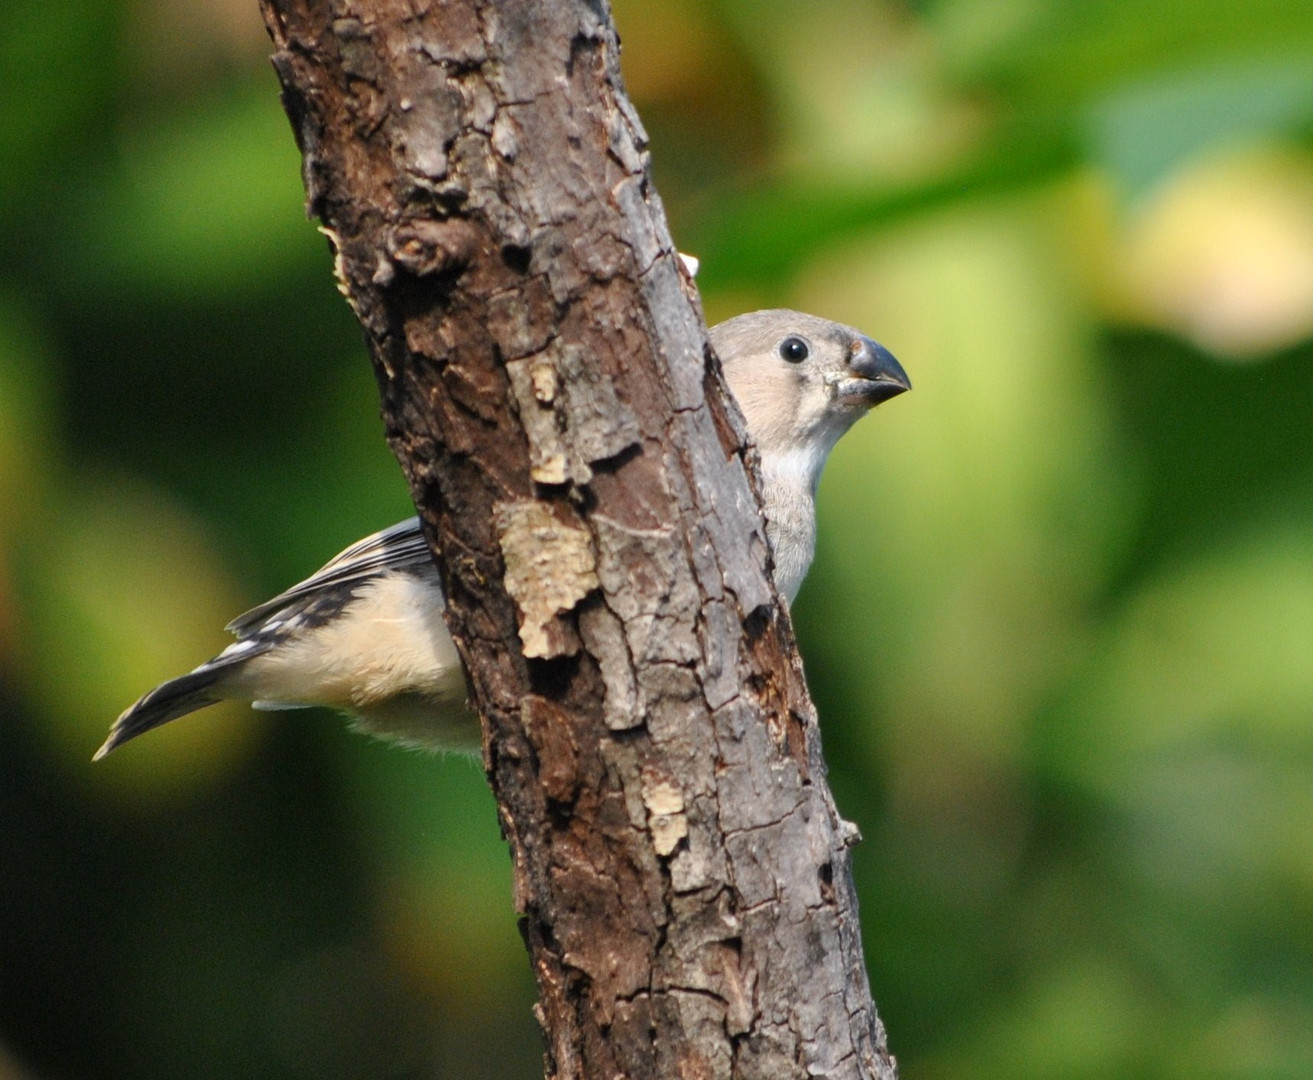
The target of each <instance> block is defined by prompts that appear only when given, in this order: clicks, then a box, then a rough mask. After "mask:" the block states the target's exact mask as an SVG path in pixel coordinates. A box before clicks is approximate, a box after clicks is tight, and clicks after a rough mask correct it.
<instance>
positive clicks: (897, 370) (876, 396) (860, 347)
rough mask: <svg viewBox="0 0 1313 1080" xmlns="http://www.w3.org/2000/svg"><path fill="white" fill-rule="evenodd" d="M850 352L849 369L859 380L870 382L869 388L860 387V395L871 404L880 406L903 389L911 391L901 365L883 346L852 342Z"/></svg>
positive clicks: (868, 339) (909, 383)
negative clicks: (851, 352) (851, 351)
mask: <svg viewBox="0 0 1313 1080" xmlns="http://www.w3.org/2000/svg"><path fill="white" fill-rule="evenodd" d="M852 350H853V355H852V359H851V360H850V361H849V362H848V367H849V368H850V369H851V371H852V373H853V374H854V375H856V376H857V377H858V378H860V379H862V380H865V381H868V382H869V383H870V385H869V386H867V385H862V388H861V394H862V397H864V398H867V399H868V400H869V401H870V402H871V404H872V405H879V404H880V403H881V402H882V401H888V400H889V399H890V398H892V397H897V396H898V395H899V394H901V393H902V392H903V391H904V390H910V389H912V380H911V379H909V378H908V377H907V372H905V371H904V370H903V365H902V364H900V363H899V362H898V361H897V360H895V359H894V354H893V353H891V352H890V351H889V350H888V349H886V348H885V347H884V346H883V345H881V344H879V343H878V342H875V341H872V340H871V339H870V338H868V337H863V338H858V339H857V340H856V341H854V342H853V346H852Z"/></svg>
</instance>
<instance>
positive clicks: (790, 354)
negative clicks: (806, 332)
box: [780, 337, 811, 364]
mask: <svg viewBox="0 0 1313 1080" xmlns="http://www.w3.org/2000/svg"><path fill="white" fill-rule="evenodd" d="M810 354H811V350H810V349H809V348H807V343H806V342H805V341H803V340H802V338H800V337H786V338H785V339H784V340H783V341H781V342H780V356H781V357H783V358H784V359H785V360H787V361H788V362H789V363H790V364H801V363H802V362H803V361H804V360H806V359H807V357H808V356H809V355H810Z"/></svg>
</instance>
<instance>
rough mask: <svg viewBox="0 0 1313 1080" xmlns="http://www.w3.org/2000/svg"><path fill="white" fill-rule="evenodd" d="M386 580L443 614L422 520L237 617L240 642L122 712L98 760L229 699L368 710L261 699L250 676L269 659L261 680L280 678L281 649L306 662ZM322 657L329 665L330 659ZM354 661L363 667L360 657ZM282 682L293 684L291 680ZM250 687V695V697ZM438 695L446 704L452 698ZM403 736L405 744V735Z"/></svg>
mask: <svg viewBox="0 0 1313 1080" xmlns="http://www.w3.org/2000/svg"><path fill="white" fill-rule="evenodd" d="M385 582H392V583H397V582H400V583H402V585H403V587H407V588H411V589H413V590H415V591H418V592H420V593H423V594H426V599H428V600H429V601H430V602H431V603H434V604H435V605H436V611H435V613H434V614H435V615H439V616H440V613H441V609H442V606H443V602H444V601H443V597H442V587H441V584H440V582H439V580H438V573H437V568H436V567H435V566H434V565H433V560H432V557H431V556H430V554H429V549H428V543H427V541H426V540H425V539H424V534H423V532H422V531H421V529H420V524H419V519H418V518H408V519H407V520H406V521H402V522H400V523H399V524H396V525H393V526H392V527H391V528H388V529H384V530H382V531H381V532H377V533H374V534H373V535H372V536H367V537H365V538H364V539H363V540H359V541H357V542H356V543H354V544H352V545H351V546H350V547H348V548H347V549H346V550H345V551H342V552H341V553H339V554H338V555H337V556H335V557H334V558H333V559H331V560H329V562H327V563H326V564H324V566H322V567H321V568H320V569H319V570H317V571H316V572H315V573H314V574H312V575H311V576H310V577H308V578H306V579H305V580H304V581H302V582H300V583H298V584H296V585H293V586H292V587H291V588H290V589H288V590H287V591H286V592H282V593H279V594H278V595H277V596H275V597H273V598H272V599H271V600H266V601H265V602H264V603H263V604H260V605H259V606H258V607H253V608H251V610H250V611H247V612H244V613H243V614H241V615H239V616H238V617H237V618H235V619H233V621H232V622H230V623H229V624H228V626H227V629H228V630H230V631H231V632H232V633H233V634H235V635H236V636H237V640H236V641H235V642H233V644H231V645H229V646H228V647H227V648H226V649H224V650H223V652H221V653H219V655H218V656H215V657H214V658H213V659H210V660H207V661H206V662H205V663H204V664H201V665H200V667H198V668H196V669H195V670H193V671H190V672H188V673H187V674H186V675H180V676H179V677H178V678H176V679H170V680H169V681H168V682H166V683H163V684H161V685H160V686H157V687H156V688H155V689H154V690H152V691H150V692H149V693H148V694H145V695H143V696H142V697H141V698H139V699H138V700H137V701H136V702H135V703H134V704H132V705H131V706H129V707H128V708H127V709H125V710H124V711H123V713H122V714H121V715H120V716H119V718H118V719H117V720H115V721H114V725H113V727H111V728H110V732H109V737H108V738H107V739H106V740H105V743H104V745H103V746H101V748H100V749H99V750H97V751H96V754H95V758H94V760H97V761H99V760H100V759H101V758H103V757H104V756H105V755H106V754H108V753H109V752H110V751H111V750H114V749H116V748H117V747H119V746H122V745H123V744H124V743H125V742H128V741H129V740H130V739H135V738H136V737H137V736H138V735H141V734H144V733H145V732H147V731H150V730H151V729H152V728H157V727H159V726H160V725H161V724H167V723H168V722H169V721H170V720H176V719H177V718H178V717H180V716H185V715H187V713H190V712H195V711H196V710H197V709H202V708H204V707H205V706H207V705H213V704H215V703H216V702H219V701H224V700H228V699H230V698H238V699H245V700H249V701H251V703H252V705H254V706H255V707H256V708H258V709H296V708H305V707H308V706H311V705H321V704H324V705H335V706H337V707H339V708H344V709H346V710H347V711H355V710H356V709H358V708H359V707H360V706H366V705H368V702H367V701H365V700H360V701H351V700H341V701H326V700H323V698H322V695H321V694H316V700H313V701H304V700H295V699H293V700H281V699H270V698H268V697H263V698H262V697H257V696H255V693H254V692H256V691H258V689H260V687H258V685H256V684H257V683H258V682H259V681H260V680H258V679H254V678H252V677H251V675H252V674H253V673H252V672H251V668H252V666H253V665H257V664H259V661H260V659H261V658H264V659H265V663H264V664H263V665H260V666H262V667H263V668H265V669H267V670H266V671H265V672H263V674H266V675H268V674H269V670H268V669H272V671H274V672H276V671H277V669H278V665H277V664H276V663H270V658H271V657H273V658H275V659H276V655H277V653H278V652H279V651H280V650H282V651H288V650H296V651H297V652H298V653H300V654H302V655H300V656H298V660H300V661H302V662H303V661H304V659H305V658H304V653H305V652H306V647H307V643H308V642H313V641H314V640H315V638H316V633H315V632H316V631H317V630H324V629H325V628H330V627H333V626H340V625H342V624H343V621H344V617H345V616H347V613H348V609H349V608H352V607H353V606H359V605H361V604H367V602H368V599H369V598H370V596H371V595H372V594H373V593H375V592H377V590H378V589H379V588H380V587H382V586H383V585H384V583H385ZM444 635H445V631H444ZM319 636H321V637H322V636H324V635H319ZM327 644H328V645H329V648H328V649H327V650H326V653H328V654H331V651H332V650H331V643H327ZM324 659H325V662H326V663H327V662H330V661H331V655H326V656H325V658H324ZM452 659H454V657H453V658H452ZM354 662H356V663H359V658H358V657H357V658H354ZM264 681H266V682H269V681H272V682H275V683H276V680H269V679H266V680H264ZM285 681H287V682H289V683H292V684H293V685H294V680H291V679H289V680H285ZM248 688H249V690H251V691H252V693H251V694H250V695H248V694H247V693H246V692H245V691H246V690H247V689H248ZM441 696H442V697H443V698H444V699H448V703H449V699H450V697H451V695H450V694H444V695H441ZM353 707H354V708H353ZM365 726H368V725H367V724H366V725H365ZM401 738H402V739H403V741H404V740H405V736H404V735H402V736H401ZM415 741H423V740H422V739H419V738H417V739H416V740H415Z"/></svg>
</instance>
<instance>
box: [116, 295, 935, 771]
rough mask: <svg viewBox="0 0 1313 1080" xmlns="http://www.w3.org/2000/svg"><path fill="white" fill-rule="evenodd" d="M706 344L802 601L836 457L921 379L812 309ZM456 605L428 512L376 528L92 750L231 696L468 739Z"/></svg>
mask: <svg viewBox="0 0 1313 1080" xmlns="http://www.w3.org/2000/svg"><path fill="white" fill-rule="evenodd" d="M709 338H710V341H711V345H712V348H713V350H714V351H715V353H716V355H717V356H718V357H719V359H720V363H721V368H722V370H723V372H724V376H725V381H726V383H727V384H728V386H729V389H730V392H731V393H732V395H733V396H734V398H735V400H736V401H737V403H738V405H739V408H740V409H741V411H742V414H743V418H744V421H745V423H746V426H747V431H748V434H749V436H750V437H751V439H752V441H753V442H754V443H755V444H756V446H757V449H758V453H759V460H760V464H761V476H762V502H763V510H764V512H765V523H766V538H767V542H768V543H769V545H770V548H771V552H772V555H773V564H774V579H775V585H776V589H777V591H778V592H779V593H780V595H781V596H783V597H784V598H785V600H786V601H788V602H789V603H790V604H791V603H792V602H793V600H794V597H795V596H796V595H797V592H798V589H799V587H800V586H801V584H802V581H803V578H804V577H805V576H806V573H807V570H808V568H809V567H810V566H811V562H812V556H813V554H814V553H815V547H816V515H815V499H816V490H817V485H818V484H819V482H820V478H821V472H822V470H823V469H824V467H825V462H826V459H827V458H828V457H829V455H830V451H831V450H833V449H834V446H835V444H836V443H837V442H838V441H839V439H840V438H841V437H842V436H843V435H844V433H845V432H847V431H848V430H849V429H850V428H851V427H852V426H853V424H855V423H856V422H857V421H858V420H859V419H860V418H861V417H862V416H864V415H865V414H866V413H867V412H869V411H870V410H871V409H872V408H874V407H875V406H876V405H879V404H880V403H882V402H885V401H888V400H889V399H890V398H893V397H895V396H897V395H898V394H901V393H903V392H904V391H906V390H910V389H911V385H912V384H911V381H910V380H909V379H908V377H907V373H906V372H905V371H904V370H903V368H902V366H901V365H900V364H899V362H898V361H897V360H896V359H894V357H893V355H892V354H891V353H890V352H889V350H888V349H886V348H885V347H884V346H882V345H879V344H877V343H876V342H875V341H873V340H872V339H871V338H869V337H867V336H866V335H864V334H862V333H861V332H860V331H858V330H855V329H853V328H852V327H850V326H845V325H843V324H841V323H837V322H831V321H829V320H827V319H823V318H820V317H817V316H815V315H807V314H804V313H802V312H797V311H789V310H785V309H770V310H765V311H754V312H750V313H748V314H745V315H739V316H736V317H734V318H731V319H727V320H726V321H725V322H722V323H720V324H718V325H716V326H713V327H712V328H711V329H710V331H709ZM445 605H446V600H445V597H444V594H443V591H442V583H441V580H440V578H439V576H438V570H437V567H436V565H435V564H434V562H433V559H432V557H431V555H430V552H429V546H428V542H427V541H426V539H425V537H424V534H423V532H422V531H421V528H420V523H419V519H418V518H415V517H412V518H409V519H407V520H405V521H402V522H399V523H398V524H396V525H393V526H391V527H390V528H387V529H383V530H382V531H381V532H377V533H374V534H372V535H370V536H367V537H365V538H364V539H363V540H359V541H357V542H356V543H354V544H352V545H351V546H350V547H348V548H347V549H346V550H345V551H343V552H341V553H340V554H339V555H337V556H336V557H335V558H333V559H332V560H330V561H329V562H328V563H326V564H325V565H324V566H323V567H321V568H320V569H319V570H317V571H316V572H315V573H314V574H312V575H311V576H310V577H308V578H306V579H305V580H304V581H302V582H300V583H299V584H297V585H294V586H292V587H291V588H290V589H288V590H287V591H285V592H282V593H280V594H279V595H277V596H275V597H273V598H272V599H271V600H268V601H266V602H265V603H263V604H260V605H259V606H258V607H255V608H252V609H251V610H250V611H248V612H246V613H245V614H243V615H239V616H238V617H237V618H236V619H234V620H233V621H232V622H231V623H229V624H228V627H227V629H228V630H230V631H231V632H232V633H233V634H234V635H235V636H236V638H237V640H236V641H235V642H234V643H233V644H231V645H229V646H228V647H227V648H226V649H224V650H223V651H222V652H221V653H219V654H218V655H217V656H215V657H214V658H213V659H211V660H208V661H206V662H205V663H203V664H201V665H200V666H199V667H197V668H196V669H195V670H193V671H190V672H188V673H187V674H185V675H181V676H179V677H178V678H175V679H171V680H169V681H168V682H165V683H163V684H161V685H160V686H157V687H156V688H155V689H153V690H151V691H150V692H149V693H147V694H145V695H143V696H142V697H141V698H139V699H138V700H137V701H136V702H134V703H133V704H132V705H130V706H129V707H128V708H127V709H125V710H124V711H123V713H122V714H121V715H120V716H119V717H118V719H116V720H115V721H114V723H113V725H112V726H111V728H110V731H109V736H108V737H107V738H106V740H105V742H104V744H103V745H102V746H101V747H100V749H99V750H97V751H96V754H95V757H94V759H93V760H97V761H98V760H100V759H101V758H103V757H104V756H105V755H106V754H108V753H110V751H112V750H114V749H116V748H117V747H119V746H122V745H123V744H124V743H125V742H128V741H129V740H131V739H134V738H136V737H137V736H138V735H141V734H144V733H145V732H147V731H150V730H152V729H153V728H157V727H159V726H160V725H162V724H165V723H168V722H169V721H171V720H175V719H177V718H178V717H180V716H185V715H186V714H188V713H191V712H194V711H196V710H197V709H201V708H204V707H205V706H207V705H211V704H214V703H216V702H219V701H224V700H240V701H249V702H250V703H251V704H252V706H253V707H254V708H256V709H291V708H304V707H308V706H316V705H320V706H328V707H330V708H334V709H337V710H339V711H342V712H345V713H347V714H348V716H349V717H350V719H351V721H352V723H353V726H355V727H357V728H359V729H361V730H363V731H365V732H367V733H368V734H371V735H376V736H380V737H383V738H386V739H390V740H392V741H395V742H400V743H402V744H404V745H408V746H414V747H420V748H428V749H461V748H472V747H473V746H475V745H477V738H478V718H477V716H476V714H475V713H474V712H473V710H472V709H471V708H470V706H469V704H468V694H467V689H466V683H465V675H464V671H463V669H462V667H461V662H460V657H459V655H458V654H457V651H456V646H455V643H454V642H453V641H452V639H451V635H450V633H449V632H448V631H447V627H446V623H445V622H444V620H443V614H442V613H443V609H444V608H445Z"/></svg>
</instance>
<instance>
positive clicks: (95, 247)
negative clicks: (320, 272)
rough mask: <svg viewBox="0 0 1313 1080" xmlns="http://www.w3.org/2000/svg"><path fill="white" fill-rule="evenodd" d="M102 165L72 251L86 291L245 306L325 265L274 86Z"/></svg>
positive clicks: (135, 144) (222, 101) (169, 125)
mask: <svg viewBox="0 0 1313 1080" xmlns="http://www.w3.org/2000/svg"><path fill="white" fill-rule="evenodd" d="M104 166H105V167H104V168H103V171H100V172H99V173H98V175H96V177H95V178H94V180H93V182H92V186H91V187H89V188H88V189H87V190H86V191H85V192H84V193H83V197H82V201H81V205H80V208H79V211H78V213H77V214H76V215H75V216H74V218H73V221H72V224H71V231H72V235H71V236H69V237H68V240H67V243H68V246H69V249H70V251H71V252H72V253H73V258H74V263H73V267H74V272H75V273H76V274H77V275H78V276H79V277H80V278H81V280H82V281H83V283H84V285H86V286H91V285H92V284H93V283H94V287H96V288H99V289H102V290H105V291H107V292H109V293H110V294H111V295H121V294H123V293H124V292H125V291H130V292H145V293H148V294H149V293H160V294H163V295H165V296H169V297H192V296H194V297H203V296H210V297H214V296H216V295H236V296H241V295H246V294H253V293H256V292H258V291H259V290H261V289H268V288H270V287H276V286H277V283H278V280H279V278H280V277H281V276H282V275H284V274H286V273H287V272H288V270H289V268H290V267H293V266H298V265H303V264H304V263H305V262H306V261H309V260H315V259H320V260H322V259H323V258H324V252H325V251H326V245H325V243H324V241H323V240H322V239H321V238H320V237H318V236H317V235H316V234H315V230H314V228H313V226H311V225H310V223H309V222H307V221H306V220H305V217H304V213H303V211H302V209H301V207H302V203H303V201H304V193H303V192H302V189H301V183H300V179H299V178H300V161H299V155H298V154H297V150H296V146H295V143H294V142H293V140H292V136H291V132H290V131H289V129H288V124H287V118H286V117H285V116H284V115H283V113H282V110H281V108H280V107H279V104H278V96H277V92H276V86H275V83H274V80H273V77H272V76H269V77H268V79H267V80H262V81H260V82H257V83H254V84H253V85H250V86H248V87H244V88H243V89H242V91H241V92H240V93H235V94H228V95H225V96H223V97H219V98H215V99H213V100H211V101H208V102H192V103H189V104H188V105H187V106H186V107H185V108H184V109H183V110H181V111H179V112H178V113H175V114H173V115H169V116H165V117H158V118H155V120H154V122H153V123H152V124H150V125H149V126H145V125H142V126H138V127H137V128H136V129H135V130H133V131H130V132H129V133H128V134H126V135H124V136H123V137H122V138H121V139H120V140H118V142H117V143H116V144H115V146H114V147H113V150H112V152H111V154H110V155H109V156H108V157H107V159H106V160H105V163H104Z"/></svg>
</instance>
